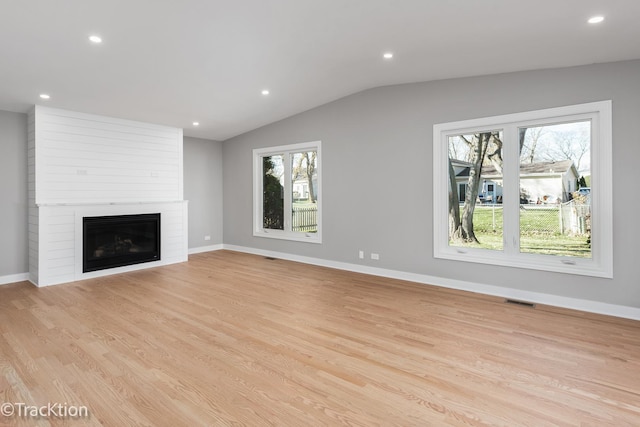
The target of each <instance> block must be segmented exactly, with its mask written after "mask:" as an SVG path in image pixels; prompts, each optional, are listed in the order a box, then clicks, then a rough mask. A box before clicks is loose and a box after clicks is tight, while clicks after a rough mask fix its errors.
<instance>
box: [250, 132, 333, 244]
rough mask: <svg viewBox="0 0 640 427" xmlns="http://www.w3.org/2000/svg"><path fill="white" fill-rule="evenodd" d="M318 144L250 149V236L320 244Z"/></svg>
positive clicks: (317, 142)
mask: <svg viewBox="0 0 640 427" xmlns="http://www.w3.org/2000/svg"><path fill="white" fill-rule="evenodd" d="M320 146H321V143H320V141H316V142H309V143H303V144H293V145H286V146H280V147H270V148H261V149H255V150H253V200H254V201H253V222H254V225H253V235H254V236H259V237H270V238H275V239H287V240H297V241H303V242H312V243H322V234H321V227H322V223H321V203H322V196H321V189H322V186H321V180H320V177H321V172H320V169H321V168H320Z"/></svg>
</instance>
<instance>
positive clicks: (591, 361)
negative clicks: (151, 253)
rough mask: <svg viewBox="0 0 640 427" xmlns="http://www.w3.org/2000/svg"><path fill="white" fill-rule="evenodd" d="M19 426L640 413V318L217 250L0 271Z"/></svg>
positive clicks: (631, 417)
mask: <svg viewBox="0 0 640 427" xmlns="http://www.w3.org/2000/svg"><path fill="white" fill-rule="evenodd" d="M3 402H5V403H6V402H10V403H12V402H25V403H26V404H29V405H46V404H48V403H49V402H53V403H66V404H67V405H85V406H87V407H88V409H89V412H90V416H89V417H87V418H82V419H66V420H65V419H59V418H55V417H53V418H40V419H33V418H23V419H21V418H16V417H12V418H6V417H5V418H3V417H2V416H1V415H0V424H2V423H5V424H6V425H25V426H26V425H29V426H30V425H54V426H56V425H69V426H77V425H108V426H129V425H148V426H206V425H211V426H227V425H246V426H262V425H278V426H323V425H349V426H375V425H383V426H414V425H415V426H428V425H433V426H442V425H464V426H475V425H501V426H525V425H526V426H550V425H559V426H579V425H583V426H587V425H589V426H616V427H619V426H638V425H640V322H637V321H631V320H623V319H616V318H612V317H607V316H599V315H592V314H585V313H580V312H574V311H570V310H562V309H555V308H551V307H542V306H538V307H536V308H535V309H531V308H526V307H520V306H513V305H509V304H505V303H504V301H503V300H501V299H499V298H495V297H488V296H482V295H477V294H472V293H465V292H459V291H452V290H447V289H443V288H438V287H432V286H425V285H420V284H415V283H409V282H403V281H399V280H391V279H384V278H379V277H374V276H367V275H363V274H356V273H349V272H344V271H337V270H331V269H327V268H322V267H315V266H310V265H304V264H297V263H293V262H288V261H283V260H268V259H265V258H263V257H258V256H253V255H247V254H241V253H235V252H229V251H219V252H211V253H206V254H199V255H192V256H191V257H190V260H189V262H188V263H183V264H176V265H172V266H168V267H160V268H156V269H151V270H144V271H139V272H134V273H127V274H121V275H116V276H109V277H106V278H100V279H94V280H88V281H83V282H76V283H71V284H66V285H59V286H53V287H49V288H41V289H38V288H36V287H34V286H32V285H30V284H28V283H19V284H12V285H7V286H2V287H0V403H3Z"/></svg>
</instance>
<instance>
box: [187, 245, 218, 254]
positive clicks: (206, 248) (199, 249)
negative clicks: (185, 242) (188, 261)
mask: <svg viewBox="0 0 640 427" xmlns="http://www.w3.org/2000/svg"><path fill="white" fill-rule="evenodd" d="M222 249H224V246H223V245H222V244H219V245H211V246H200V247H197V248H189V255H192V254H200V253H202V252H212V251H219V250H222Z"/></svg>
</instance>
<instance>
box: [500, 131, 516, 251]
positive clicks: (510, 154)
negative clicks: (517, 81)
mask: <svg viewBox="0 0 640 427" xmlns="http://www.w3.org/2000/svg"><path fill="white" fill-rule="evenodd" d="M503 132H504V143H503V152H502V155H503V179H504V181H503V185H504V198H503V227H504V232H503V238H504V252H505V254H507V255H515V254H517V253H518V252H519V251H520V249H519V248H520V218H519V215H520V212H519V209H520V145H519V139H518V127H517V126H516V125H509V126H505V128H504V131H503Z"/></svg>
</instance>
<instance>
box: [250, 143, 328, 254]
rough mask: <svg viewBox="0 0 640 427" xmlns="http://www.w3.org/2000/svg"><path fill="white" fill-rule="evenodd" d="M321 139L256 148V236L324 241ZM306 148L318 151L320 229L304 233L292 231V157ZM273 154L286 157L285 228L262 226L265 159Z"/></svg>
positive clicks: (254, 181)
mask: <svg viewBox="0 0 640 427" xmlns="http://www.w3.org/2000/svg"><path fill="white" fill-rule="evenodd" d="M321 147H322V142H321V141H313V142H304V143H298V144H289V145H280V146H277V147H267V148H256V149H254V150H253V235H254V236H256V237H266V238H271V239H282V240H293V241H297V242H307V243H322V154H321ZM303 151H315V152H317V155H316V173H317V185H318V188H317V191H316V198H317V202H316V204H317V208H318V212H317V214H316V215H317V217H316V219H317V223H318V231H317V232H315V233H305V232H297V231H293V230H292V228H291V225H292V224H291V207H292V203H293V200H292V197H293V196H292V195H293V191H292V185H293V183H292V180H291V156H292V155H293V154H295V153H300V152H303ZM273 155H282V156H283V166H284V176H285V177H286V178H288V179H285V180H284V230H273V229H266V228H264V227H263V217H262V209H263V202H262V197H263V190H262V189H263V171H262V159H263V158H264V157H269V156H273Z"/></svg>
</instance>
